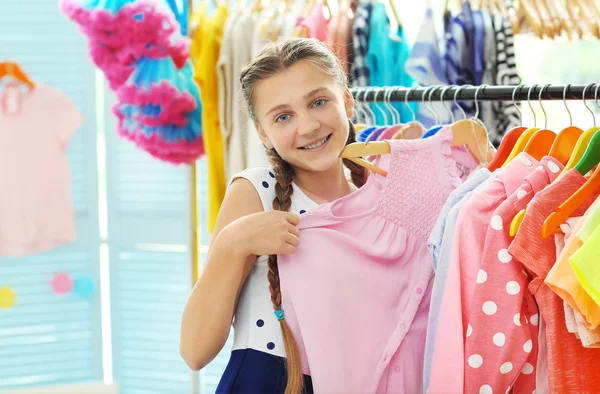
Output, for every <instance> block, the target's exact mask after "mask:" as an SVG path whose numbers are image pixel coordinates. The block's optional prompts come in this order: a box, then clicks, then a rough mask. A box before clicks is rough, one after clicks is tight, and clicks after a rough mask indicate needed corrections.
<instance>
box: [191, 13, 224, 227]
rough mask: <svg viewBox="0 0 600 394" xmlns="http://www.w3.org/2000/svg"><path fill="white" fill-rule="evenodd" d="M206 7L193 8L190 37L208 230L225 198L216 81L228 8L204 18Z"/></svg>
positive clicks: (213, 224) (213, 225)
mask: <svg viewBox="0 0 600 394" xmlns="http://www.w3.org/2000/svg"><path fill="white" fill-rule="evenodd" d="M206 12H207V11H206V6H205V4H204V3H201V4H200V6H199V7H198V9H197V10H196V13H197V15H196V17H195V19H196V20H198V21H201V22H203V23H198V27H197V31H196V33H195V35H196V36H197V37H198V39H196V40H194V45H195V46H196V48H195V50H194V51H195V53H196V54H197V58H196V61H195V62H196V64H197V66H196V70H197V74H195V75H194V79H195V80H196V82H197V83H198V86H199V87H200V94H201V97H202V103H203V111H202V126H203V137H204V146H205V149H206V155H207V161H208V218H207V220H208V231H209V232H212V231H213V230H214V227H215V222H216V220H217V215H218V213H219V208H220V207H221V202H222V201H223V197H225V187H226V180H225V158H224V155H223V135H222V134H221V127H220V120H219V83H218V77H217V62H218V60H219V51H220V48H221V40H222V37H223V29H224V27H225V23H226V21H227V17H228V14H229V11H228V10H227V5H226V4H221V5H219V6H218V7H217V9H216V10H215V13H214V14H213V16H212V17H210V18H208V16H207V14H206Z"/></svg>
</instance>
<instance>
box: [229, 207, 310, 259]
mask: <svg viewBox="0 0 600 394" xmlns="http://www.w3.org/2000/svg"><path fill="white" fill-rule="evenodd" d="M298 223H300V217H299V216H298V215H295V214H293V213H290V212H281V211H265V212H258V213H254V214H251V215H247V216H244V217H241V218H239V219H237V220H234V221H233V222H231V223H230V224H229V225H227V226H226V227H225V228H224V229H223V233H226V234H223V235H225V236H226V238H227V244H228V245H229V247H231V248H235V249H238V250H240V252H243V253H244V254H245V256H249V255H254V256H264V255H271V254H281V255H290V254H292V253H294V252H295V251H296V247H297V246H298V244H299V243H300V239H299V237H300V230H298V228H297V227H296V226H297V225H298ZM225 230H226V231H225Z"/></svg>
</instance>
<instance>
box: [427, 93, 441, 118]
mask: <svg viewBox="0 0 600 394" xmlns="http://www.w3.org/2000/svg"><path fill="white" fill-rule="evenodd" d="M441 87H442V85H437V86H434V88H433V89H431V92H429V100H428V101H429V105H430V106H431V110H432V111H434V112H435V115H436V116H435V121H436V124H438V125H439V124H441V123H442V119H443V116H442V114H440V113H439V112H438V110H437V108H436V107H435V104H434V103H432V102H431V96H432V95H433V93H434V92H435V91H436V90H438V89H439V88H441ZM440 101H441V98H440Z"/></svg>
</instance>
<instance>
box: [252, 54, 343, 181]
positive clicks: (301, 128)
mask: <svg viewBox="0 0 600 394" xmlns="http://www.w3.org/2000/svg"><path fill="white" fill-rule="evenodd" d="M254 102H255V105H254V112H255V114H256V129H257V130H258V134H259V136H260V138H261V140H262V141H263V143H264V144H265V146H266V147H267V148H268V149H273V148H275V150H276V151H277V153H279V155H280V156H281V157H282V158H283V159H284V160H285V161H287V162H288V163H290V164H291V165H292V166H293V167H294V168H299V169H303V170H305V171H325V170H328V169H330V168H331V167H332V166H333V165H334V164H335V163H336V162H337V161H338V160H339V155H340V153H341V151H342V149H344V146H345V145H346V140H347V139H348V132H349V130H348V119H349V118H350V117H351V116H352V111H353V110H354V101H353V100H352V95H351V93H350V91H349V90H348V89H343V88H341V87H340V85H339V84H338V83H337V82H336V81H335V80H334V79H333V78H332V77H331V76H330V75H327V74H326V73H324V72H322V71H321V70H320V69H319V68H317V67H315V66H314V65H312V64H311V63H310V62H308V61H306V60H302V61H299V62H297V63H296V64H294V65H293V66H292V67H290V68H288V69H287V70H285V71H282V72H280V73H277V74H275V75H273V76H271V77H269V78H267V79H264V80H262V81H261V82H259V83H258V84H257V86H256V88H255V90H254Z"/></svg>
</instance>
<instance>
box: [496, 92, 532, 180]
mask: <svg viewBox="0 0 600 394" xmlns="http://www.w3.org/2000/svg"><path fill="white" fill-rule="evenodd" d="M522 86H524V85H519V86H517V87H516V88H515V89H514V90H513V94H512V99H513V100H512V101H513V105H514V106H515V108H516V109H517V111H518V112H519V123H520V124H521V126H518V127H513V128H512V129H510V130H508V131H507V132H506V134H504V137H502V141H500V146H499V147H498V151H497V152H496V154H495V155H494V158H493V159H492V161H491V162H490V164H488V166H487V168H488V170H490V171H492V172H493V171H496V170H497V169H498V168H500V167H501V166H502V164H504V162H506V159H508V156H509V155H510V153H511V152H512V150H513V149H514V147H515V145H516V144H517V141H518V140H519V138H520V137H521V135H522V134H523V132H524V131H525V130H527V127H523V125H522V124H523V122H522V121H521V110H520V109H519V106H518V105H517V103H516V102H515V93H516V92H517V89H519V90H520V89H521V87H522Z"/></svg>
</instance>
